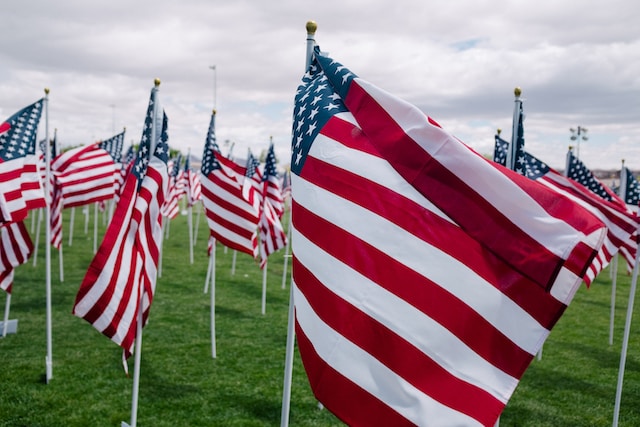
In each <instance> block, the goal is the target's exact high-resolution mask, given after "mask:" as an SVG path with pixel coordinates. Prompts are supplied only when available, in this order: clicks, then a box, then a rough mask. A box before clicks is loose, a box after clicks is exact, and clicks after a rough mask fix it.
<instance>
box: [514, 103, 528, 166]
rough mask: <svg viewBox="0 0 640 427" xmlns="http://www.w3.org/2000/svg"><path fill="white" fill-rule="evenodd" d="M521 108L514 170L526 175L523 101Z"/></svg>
mask: <svg viewBox="0 0 640 427" xmlns="http://www.w3.org/2000/svg"><path fill="white" fill-rule="evenodd" d="M519 105H520V110H519V112H518V129H517V132H516V147H515V152H514V156H515V160H514V162H513V170H515V171H516V172H518V173H519V174H520V175H526V171H525V168H526V167H527V166H526V165H525V162H526V161H527V160H526V157H525V152H524V126H523V124H522V122H523V120H524V115H523V112H522V102H520V104H519Z"/></svg>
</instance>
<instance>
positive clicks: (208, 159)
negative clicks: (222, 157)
mask: <svg viewBox="0 0 640 427" xmlns="http://www.w3.org/2000/svg"><path fill="white" fill-rule="evenodd" d="M215 123H216V115H215V114H211V121H210V122H209V131H208V132H207V140H206V141H205V143H204V152H203V153H202V165H201V167H200V170H201V171H202V175H203V176H208V175H209V174H210V173H211V172H212V171H214V170H216V169H220V162H218V159H216V156H215V155H214V153H220V147H218V143H217V142H216V125H215Z"/></svg>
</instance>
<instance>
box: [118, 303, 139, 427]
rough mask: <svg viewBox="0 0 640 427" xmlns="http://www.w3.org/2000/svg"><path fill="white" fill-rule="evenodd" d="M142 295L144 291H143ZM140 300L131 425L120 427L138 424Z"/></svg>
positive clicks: (132, 426)
mask: <svg viewBox="0 0 640 427" xmlns="http://www.w3.org/2000/svg"><path fill="white" fill-rule="evenodd" d="M143 294H144V291H143ZM142 300H143V297H142V296H141V297H140V301H139V305H140V307H139V308H138V324H137V326H136V347H135V350H134V352H135V354H134V365H133V389H132V392H131V420H130V422H131V424H127V423H125V422H122V424H121V426H122V427H125V426H127V427H136V424H137V422H138V395H139V391H140V359H141V358H142V354H141V353H142V312H143V309H142Z"/></svg>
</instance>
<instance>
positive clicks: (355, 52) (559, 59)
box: [0, 0, 640, 169]
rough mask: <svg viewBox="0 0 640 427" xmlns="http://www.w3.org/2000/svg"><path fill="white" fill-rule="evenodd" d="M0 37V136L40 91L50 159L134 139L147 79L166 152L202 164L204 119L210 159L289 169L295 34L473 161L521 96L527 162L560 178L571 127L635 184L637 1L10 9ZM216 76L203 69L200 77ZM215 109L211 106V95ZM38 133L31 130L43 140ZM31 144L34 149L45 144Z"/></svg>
mask: <svg viewBox="0 0 640 427" xmlns="http://www.w3.org/2000/svg"><path fill="white" fill-rule="evenodd" d="M2 6H3V12H2V17H3V19H2V25H0V121H3V120H5V119H6V118H8V117H9V116H10V115H12V114H13V113H15V112H16V111H17V110H19V109H20V108H23V107H25V106H26V105H28V104H30V103H32V102H34V101H36V100H37V99H39V98H41V97H42V96H44V88H45V87H48V88H50V90H51V92H50V95H49V99H50V102H49V126H50V129H54V128H55V129H57V132H58V140H59V141H60V142H61V144H62V145H63V146H65V145H66V146H69V145H80V144H87V143H90V142H93V141H96V140H101V139H106V138H109V137H111V136H112V135H114V134H115V133H118V132H119V131H121V130H122V128H123V127H126V129H127V133H126V142H127V145H128V143H130V142H135V143H137V142H138V141H139V140H140V136H141V132H142V131H141V128H142V124H143V121H144V114H145V111H146V106H147V103H148V100H149V91H150V89H151V87H152V86H153V80H154V78H160V79H161V81H162V84H161V86H160V96H161V102H162V104H163V107H164V108H165V111H166V112H167V115H168V117H169V138H170V140H169V144H170V146H171V147H172V148H176V149H179V150H181V151H183V152H184V153H186V152H187V150H188V149H190V150H191V151H192V153H193V154H195V155H197V156H198V157H201V156H202V150H203V146H204V140H205V136H206V133H207V128H208V124H209V119H210V115H211V111H212V109H213V108H214V106H215V108H216V110H217V115H216V134H217V137H218V142H219V143H220V145H221V148H222V150H223V152H226V150H228V146H227V145H225V141H229V142H233V143H235V148H234V151H233V153H234V154H235V155H238V156H241V157H245V156H246V152H247V150H248V149H249V148H250V149H251V150H252V152H253V153H256V154H257V153H259V152H260V151H262V150H264V149H266V148H267V147H268V144H269V139H270V137H273V141H274V143H275V145H276V152H277V155H278V157H279V159H280V163H281V165H286V164H288V163H289V156H290V149H289V146H290V135H291V123H292V121H291V114H292V111H293V98H294V94H295V90H296V88H297V86H298V84H299V82H300V78H301V77H302V74H303V72H304V61H305V49H306V30H305V24H306V22H307V21H308V20H311V19H312V20H314V21H316V22H317V24H318V30H317V32H316V35H315V39H316V42H317V43H318V44H319V45H320V47H321V48H322V50H323V51H327V52H328V53H329V55H330V56H331V57H333V58H334V59H335V60H337V61H339V62H341V63H342V64H344V65H345V66H347V67H348V68H349V69H350V70H351V71H352V72H354V73H355V74H357V75H359V76H360V77H362V78H364V79H366V80H368V81H369V82H371V83H373V84H375V85H377V86H379V87H381V88H383V89H386V90H388V91H389V92H391V93H393V94H395V95H397V96H399V97H401V98H404V99H405V100H407V101H409V102H411V103H413V104H415V105H417V106H418V107H419V108H421V109H422V110H423V111H424V112H425V113H426V114H428V115H430V116H431V117H433V118H434V119H435V120H437V121H438V122H439V123H440V124H441V125H442V126H443V127H444V128H445V129H447V130H448V131H450V132H451V133H453V134H454V135H456V136H457V137H458V138H460V139H461V140H462V141H464V142H465V143H467V144H468V145H470V146H471V147H473V148H474V149H476V150H477V151H479V152H480V153H483V154H488V153H492V152H493V137H494V134H495V131H496V129H497V128H501V129H503V134H502V135H503V137H505V139H510V137H511V122H512V116H513V105H514V102H513V101H514V94H513V91H514V88H515V87H516V86H519V87H521V88H522V99H523V100H524V111H525V115H526V120H525V141H526V148H527V150H528V151H530V152H531V153H532V154H534V155H536V156H538V157H539V158H540V159H541V160H543V161H545V162H547V163H549V164H550V165H551V166H553V167H556V168H564V159H565V155H566V151H567V147H568V145H569V144H570V143H571V141H570V136H571V133H570V131H569V128H571V127H573V128H576V127H577V126H582V127H585V128H587V129H588V132H587V134H586V135H587V137H588V140H587V141H583V142H582V143H581V144H580V158H581V159H582V160H583V161H584V162H585V163H586V164H587V166H588V167H590V168H592V169H597V168H605V169H619V167H620V161H621V159H623V158H624V159H625V160H626V164H627V165H628V166H629V167H631V168H632V169H640V55H639V54H640V26H639V25H638V19H639V18H640V3H638V1H637V0H606V1H605V0H598V1H577V0H562V1H558V0H537V1H520V0H512V1H499V0H458V1H451V0H442V1H429V0H406V1H405V0H396V1H381V0H357V1H350V0H322V1H300V0H276V1H259V0H253V1H249V0H244V1H243V0H232V1H231V0H227V1H219V0H180V1H168V0H154V1H146V0H145V1H138V0H136V1H123V0H110V1H108V2H107V1H104V2H92V1H86V0H59V1H45V0H8V1H5V2H3V5H2ZM211 66H215V70H213V69H211V68H210V67H211ZM214 95H215V96H214ZM41 129H44V127H43V126H41ZM43 135H44V134H43Z"/></svg>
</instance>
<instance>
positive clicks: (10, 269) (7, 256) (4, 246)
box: [0, 221, 33, 294]
mask: <svg viewBox="0 0 640 427" xmlns="http://www.w3.org/2000/svg"><path fill="white" fill-rule="evenodd" d="M32 252H33V243H32V242H31V237H30V236H29V232H28V231H27V227H25V225H24V221H18V222H10V223H6V224H2V225H0V289H3V290H5V291H6V292H7V293H9V294H10V293H11V288H12V286H13V273H14V270H15V268H16V267H17V266H19V265H21V264H24V263H25V262H27V259H29V257H30V256H31V253H32Z"/></svg>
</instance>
